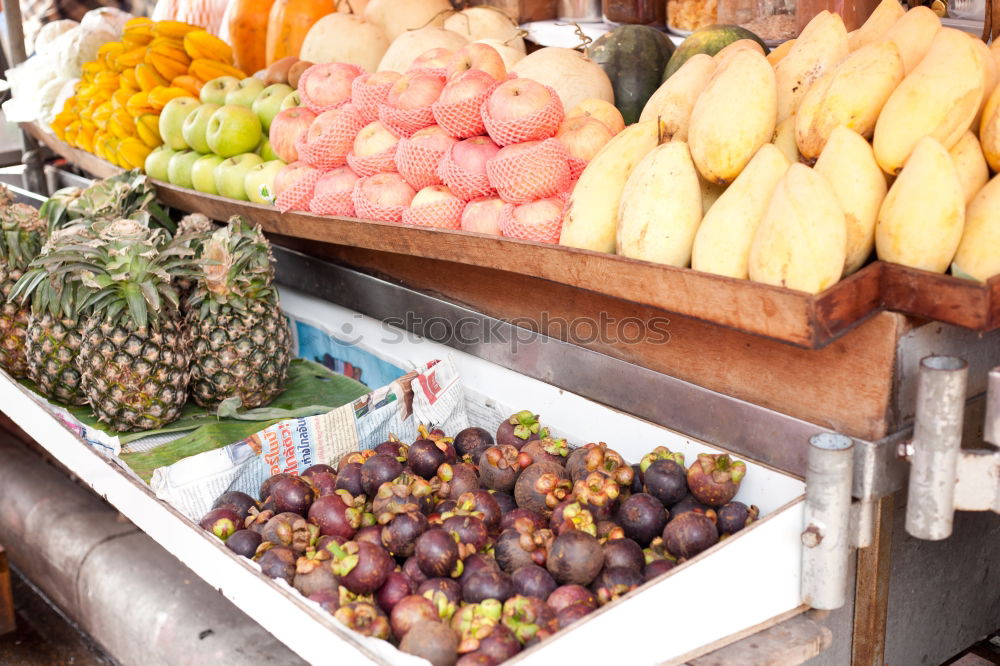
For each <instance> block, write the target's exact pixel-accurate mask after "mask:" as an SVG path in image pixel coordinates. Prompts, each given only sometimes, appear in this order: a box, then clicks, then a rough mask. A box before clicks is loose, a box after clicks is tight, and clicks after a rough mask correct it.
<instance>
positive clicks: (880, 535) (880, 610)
mask: <svg viewBox="0 0 1000 666" xmlns="http://www.w3.org/2000/svg"><path fill="white" fill-rule="evenodd" d="M894 509H895V502H894V501H893V497H892V495H889V496H887V497H883V498H882V499H880V500H878V509H877V513H876V514H875V516H876V520H875V526H874V531H875V538H874V542H873V543H872V545H871V546H870V547H868V548H862V549H860V550H858V574H857V579H856V582H855V590H854V599H855V601H854V641H853V643H852V646H851V648H852V657H851V663H852V664H854V666H882V664H884V663H885V629H886V622H887V620H888V614H889V576H890V574H891V568H892V529H893V515H894Z"/></svg>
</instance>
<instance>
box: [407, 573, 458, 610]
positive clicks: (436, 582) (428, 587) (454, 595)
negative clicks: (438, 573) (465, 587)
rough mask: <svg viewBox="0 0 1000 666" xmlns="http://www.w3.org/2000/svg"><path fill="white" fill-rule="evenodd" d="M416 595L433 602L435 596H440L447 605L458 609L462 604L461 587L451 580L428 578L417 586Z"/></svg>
mask: <svg viewBox="0 0 1000 666" xmlns="http://www.w3.org/2000/svg"><path fill="white" fill-rule="evenodd" d="M417 594H419V595H422V596H426V597H428V598H429V599H430V600H431V601H435V597H436V596H437V595H439V594H440V595H442V596H443V597H444V598H445V600H446V601H447V603H449V604H453V605H454V606H455V607H458V605H459V604H461V603H462V585H461V584H460V583H459V582H458V581H457V580H455V579H453V578H428V579H427V580H425V581H424V582H423V583H421V584H420V585H418V586H417Z"/></svg>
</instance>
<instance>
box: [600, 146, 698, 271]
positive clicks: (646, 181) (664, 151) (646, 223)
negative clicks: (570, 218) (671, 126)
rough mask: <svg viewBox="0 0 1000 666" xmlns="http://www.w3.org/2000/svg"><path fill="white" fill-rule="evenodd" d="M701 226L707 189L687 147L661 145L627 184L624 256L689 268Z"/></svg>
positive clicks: (621, 221) (621, 238) (621, 218)
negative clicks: (702, 188)
mask: <svg viewBox="0 0 1000 666" xmlns="http://www.w3.org/2000/svg"><path fill="white" fill-rule="evenodd" d="M700 222H701V186H700V185H699V183H698V171H697V170H696V169H695V168H694V162H692V161H691V153H690V152H689V151H688V147H687V144H686V143H684V142H683V141H670V142H668V143H663V144H660V145H659V146H657V147H656V148H653V150H651V151H649V153H647V154H646V156H645V157H643V158H642V161H640V162H639V164H638V165H636V167H635V169H634V170H633V171H632V175H630V176H629V178H628V181H626V183H625V189H624V190H623V191H622V197H621V203H620V204H619V206H618V254H620V255H622V256H625V257H632V258H634V259H644V260H646V261H652V262H655V263H658V264H667V265H669V266H678V267H684V266H687V265H688V263H689V262H690V261H691V244H692V243H693V242H694V235H695V232H697V230H698V224H699V223H700Z"/></svg>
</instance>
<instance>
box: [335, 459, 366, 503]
mask: <svg viewBox="0 0 1000 666" xmlns="http://www.w3.org/2000/svg"><path fill="white" fill-rule="evenodd" d="M337 490H346V491H347V492H349V493H350V494H351V495H353V496H355V497H357V496H358V495H364V494H365V488H364V486H363V485H362V484H361V463H359V462H349V463H347V464H345V465H344V466H343V467H341V468H340V471H339V472H337Z"/></svg>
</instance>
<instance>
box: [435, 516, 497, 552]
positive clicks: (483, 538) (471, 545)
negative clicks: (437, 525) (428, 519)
mask: <svg viewBox="0 0 1000 666" xmlns="http://www.w3.org/2000/svg"><path fill="white" fill-rule="evenodd" d="M441 528H442V529H443V530H445V531H446V532H449V533H450V534H451V535H452V536H453V537H455V539H456V540H457V541H458V544H459V551H460V555H461V556H462V557H463V559H464V558H465V557H467V556H469V555H471V554H472V553H475V552H477V551H480V550H482V549H484V548H486V545H487V544H488V543H489V540H490V534H489V531H488V530H487V529H486V523H484V522H483V521H482V520H480V519H479V518H478V517H476V516H462V515H454V516H449V517H447V518H445V519H444V520H443V521H441Z"/></svg>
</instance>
